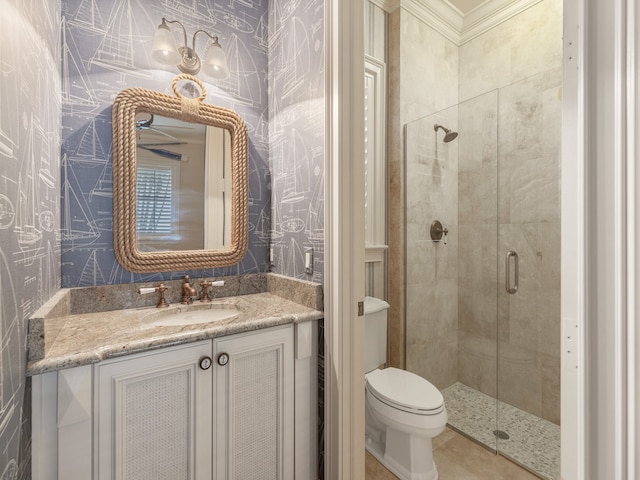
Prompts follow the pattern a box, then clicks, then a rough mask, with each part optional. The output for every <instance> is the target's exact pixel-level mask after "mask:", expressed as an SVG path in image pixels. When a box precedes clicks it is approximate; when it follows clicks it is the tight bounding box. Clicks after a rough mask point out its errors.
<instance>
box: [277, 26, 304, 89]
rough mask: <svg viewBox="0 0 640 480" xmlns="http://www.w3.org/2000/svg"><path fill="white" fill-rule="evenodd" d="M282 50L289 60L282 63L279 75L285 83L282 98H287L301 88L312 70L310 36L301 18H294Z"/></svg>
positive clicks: (283, 57) (284, 57)
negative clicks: (310, 63)
mask: <svg viewBox="0 0 640 480" xmlns="http://www.w3.org/2000/svg"><path fill="white" fill-rule="evenodd" d="M281 50H283V54H282V57H281V58H282V59H286V60H285V61H286V62H288V63H285V64H283V65H282V68H281V72H282V73H280V75H279V77H281V81H282V84H283V85H282V87H283V88H282V91H281V98H282V99H286V98H287V97H289V96H291V95H293V94H294V93H295V92H297V91H298V90H299V89H301V87H302V85H303V84H304V83H305V79H306V77H307V75H309V70H310V65H309V57H310V48H309V36H308V35H307V29H306V28H305V26H304V23H302V21H301V20H300V19H298V18H294V19H293V22H292V26H291V29H290V30H289V31H287V33H285V35H284V37H283V39H282V43H281Z"/></svg>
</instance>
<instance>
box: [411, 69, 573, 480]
mask: <svg viewBox="0 0 640 480" xmlns="http://www.w3.org/2000/svg"><path fill="white" fill-rule="evenodd" d="M561 85H562V69H561V67H558V68H553V69H550V70H547V71H544V72H542V73H539V74H537V75H534V76H531V77H527V78H525V79H523V80H520V81H518V82H516V83H513V84H511V85H507V86H504V87H502V88H499V89H496V90H492V91H489V92H487V93H485V94H483V95H480V96H477V97H475V98H472V99H469V100H466V101H464V102H462V103H460V104H458V105H455V106H453V107H451V108H448V109H446V110H442V111H438V112H433V113H431V114H429V115H426V116H424V117H422V118H420V119H418V120H415V121H412V122H410V123H408V124H406V125H405V131H404V142H405V144H404V147H405V162H406V164H405V167H406V168H405V175H406V178H405V185H406V188H405V195H406V197H405V205H406V218H405V225H406V237H405V238H406V243H405V244H406V252H405V259H406V260H405V261H406V265H405V274H406V285H405V287H406V288H405V295H406V297H405V307H406V311H405V356H406V368H407V370H409V371H412V372H414V373H417V374H419V375H421V376H423V377H424V378H426V379H428V380H429V381H431V383H433V384H434V385H436V386H437V387H438V388H439V389H440V390H441V391H442V392H443V395H444V396H445V401H446V405H447V411H448V412H449V416H450V419H449V424H450V425H451V427H452V428H454V429H456V430H458V431H460V432H462V433H463V434H465V435H468V436H469V437H471V438H473V439H475V440H476V441H477V442H479V443H481V444H483V445H485V446H486V447H487V448H489V449H491V450H494V451H496V452H497V453H500V454H502V455H504V456H506V457H509V458H510V459H512V460H514V461H515V462H517V463H519V464H521V465H522V466H524V467H525V468H527V469H529V470H531V471H532V472H534V473H536V474H537V475H539V476H540V477H542V478H557V476H558V475H559V458H560V427H559V424H560V141H561V128H560V127H561V103H562V99H561V93H562V92H561ZM456 132H457V133H458V136H457V138H456V136H455V133H456ZM443 133H444V134H443ZM436 221H438V222H440V225H441V227H439V231H440V235H439V236H438V235H436V236H434V235H433V233H434V232H433V229H432V225H433V224H434V222H436ZM436 233H437V232H436Z"/></svg>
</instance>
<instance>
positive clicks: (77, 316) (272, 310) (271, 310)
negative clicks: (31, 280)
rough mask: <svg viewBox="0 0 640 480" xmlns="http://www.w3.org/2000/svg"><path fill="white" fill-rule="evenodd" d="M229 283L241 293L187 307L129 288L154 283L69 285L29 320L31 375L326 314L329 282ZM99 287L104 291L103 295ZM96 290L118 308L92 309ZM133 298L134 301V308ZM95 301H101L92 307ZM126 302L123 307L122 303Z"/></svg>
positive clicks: (260, 279)
mask: <svg viewBox="0 0 640 480" xmlns="http://www.w3.org/2000/svg"><path fill="white" fill-rule="evenodd" d="M247 279H248V280H247ZM225 281H226V282H225V283H226V285H229V284H231V285H229V287H228V288H230V289H231V290H235V293H237V294H236V295H232V296H226V297H222V298H216V299H214V300H212V301H211V302H210V303H202V302H199V301H197V300H196V301H194V303H193V304H191V305H181V304H180V303H177V302H176V303H172V304H171V305H170V306H169V307H168V308H155V306H154V305H146V306H137V305H135V302H139V301H140V298H139V297H142V296H138V295H135V296H134V295H131V293H130V292H131V291H134V292H135V290H137V287H138V286H149V284H145V285H142V284H140V285H137V284H128V285H124V286H123V285H118V286H112V287H111V288H110V286H104V287H92V288H90V289H88V291H86V292H84V291H80V289H63V290H61V291H59V292H58V293H57V294H56V295H54V297H53V298H52V299H51V300H50V301H49V302H47V304H45V305H44V306H43V307H42V308H41V309H40V310H39V311H38V312H36V314H35V315H34V316H33V317H31V318H30V319H29V338H28V350H29V361H28V364H27V375H29V376H31V375H37V374H41V373H46V372H52V371H57V370H62V369H65V368H71V367H76V366H80V365H88V364H92V363H97V362H100V361H101V360H104V359H107V358H113V357H118V356H122V355H128V354H131V353H138V352H143V351H146V350H152V349H156V348H160V347H166V346H171V345H178V344H183V343H189V342H195V341H198V340H204V339H210V338H215V337H221V336H225V335H231V334H234V333H241V332H247V331H252V330H258V329H262V328H268V327H274V326H278V325H286V324H292V323H300V322H306V321H312V320H319V319H321V318H323V317H324V314H323V312H322V311H321V310H322V307H321V305H322V287H321V286H319V285H318V284H313V283H310V282H301V281H298V280H295V279H288V278H286V277H281V276H278V275H273V274H255V275H251V276H242V277H229V279H228V280H227V279H225ZM234 282H235V283H237V282H240V283H241V284H244V287H242V286H240V287H238V285H237V284H234ZM165 283H167V284H169V283H171V282H165ZM175 283H176V286H177V287H178V288H175V290H179V286H180V282H179V281H176V282H175ZM247 285H249V287H246V286H247ZM96 289H98V290H96ZM256 290H257V292H256V293H253V291H256ZM260 290H267V291H260ZM97 291H98V292H100V293H98V294H97V293H96V292H97ZM123 292H124V293H123ZM96 295H98V296H99V298H102V299H104V298H111V299H112V300H113V299H114V298H115V299H117V300H116V301H114V302H115V303H114V302H111V303H110V305H111V306H112V307H116V308H114V309H111V310H106V311H92V310H96V308H95V305H99V304H100V301H99V300H95V301H93V302H91V300H90V299H91V298H92V296H93V297H94V298H95V296H96ZM83 296H84V297H86V298H84V297H83ZM74 297H76V298H74ZM144 297H150V299H148V300H147V299H145V302H147V303H149V302H151V303H155V301H156V300H157V295H156V294H150V295H145V296H144ZM78 298H79V299H80V300H78ZM83 298H84V300H86V301H83ZM170 301H171V299H170ZM132 302H133V303H134V305H131V303H132ZM91 304H93V305H94V307H93V308H92V307H91ZM121 304H124V307H123V308H118V307H121ZM225 307H226V308H232V309H237V310H238V315H236V316H234V317H231V318H226V319H221V320H216V321H214V322H211V323H204V324H202V323H201V324H191V325H171V326H157V325H153V322H154V321H156V320H161V319H165V318H168V317H170V316H173V315H174V314H181V313H184V312H187V311H194V310H207V309H219V308H225Z"/></svg>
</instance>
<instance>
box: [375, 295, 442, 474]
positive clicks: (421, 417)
mask: <svg viewBox="0 0 640 480" xmlns="http://www.w3.org/2000/svg"><path fill="white" fill-rule="evenodd" d="M388 309H389V304H388V303H387V302H385V301H384V300H380V299H377V298H373V297H366V298H365V300H364V312H365V372H366V374H365V429H366V448H367V451H368V452H369V453H371V454H372V455H373V456H374V457H376V458H377V459H378V460H379V461H380V463H382V464H383V465H384V466H385V467H387V468H388V469H389V470H390V471H391V472H393V473H394V474H395V475H396V476H398V477H399V478H400V479H401V480H437V478H438V470H437V469H436V465H435V463H434V461H433V450H432V445H431V440H432V438H433V437H435V436H436V435H439V434H440V433H442V431H443V430H444V427H445V426H446V424H447V410H446V409H445V406H444V398H443V397H442V394H441V393H440V391H439V390H438V389H437V388H436V387H434V386H433V385H432V384H431V383H429V382H428V381H427V380H425V379H424V378H422V377H420V376H418V375H416V374H414V373H411V372H407V371H406V370H400V369H397V368H393V367H389V368H385V369H380V368H379V367H380V365H382V364H384V363H386V361H387V311H388Z"/></svg>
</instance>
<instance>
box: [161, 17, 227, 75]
mask: <svg viewBox="0 0 640 480" xmlns="http://www.w3.org/2000/svg"><path fill="white" fill-rule="evenodd" d="M167 23H177V24H178V25H180V27H181V28H182V33H183V35H184V45H183V46H182V47H180V48H178V46H177V44H176V38H175V37H174V36H173V33H172V32H171V29H170V28H169V25H167ZM201 32H202V33H204V34H205V35H207V36H208V37H209V38H210V39H211V40H212V43H210V44H209V47H208V49H207V52H206V55H205V57H204V62H201V61H200V57H198V54H197V53H196V35H198V34H199V33H201ZM151 58H153V59H154V60H155V61H156V62H158V63H161V64H163V65H176V66H177V67H178V70H180V71H181V72H183V73H188V74H190V75H195V74H197V73H198V72H199V71H200V67H201V66H202V70H204V72H205V73H206V74H207V75H209V76H211V77H213V78H217V79H225V78H227V77H229V67H228V65H227V56H226V55H225V53H224V50H222V47H221V46H220V44H219V43H218V37H217V36H213V35H211V34H209V33H207V32H205V31H204V30H198V31H196V33H194V34H193V41H192V43H191V47H189V46H188V45H187V30H186V29H185V28H184V25H182V23H180V22H179V21H177V20H167V19H166V18H164V17H163V18H162V23H161V24H160V25H158V28H157V29H156V33H155V34H154V36H153V47H152V48H151Z"/></svg>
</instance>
